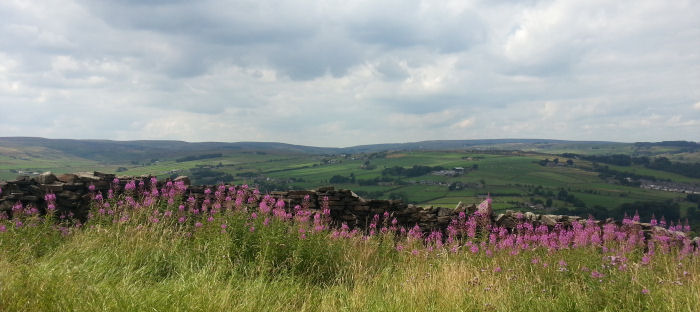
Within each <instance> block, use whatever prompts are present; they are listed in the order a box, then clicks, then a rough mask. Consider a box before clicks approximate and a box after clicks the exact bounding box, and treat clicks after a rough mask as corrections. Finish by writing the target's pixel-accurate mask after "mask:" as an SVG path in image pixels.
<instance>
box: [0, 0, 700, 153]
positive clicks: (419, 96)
mask: <svg viewBox="0 0 700 312" xmlns="http://www.w3.org/2000/svg"><path fill="white" fill-rule="evenodd" d="M2 136H40V137H47V138H73V139H112V140H134V139H174V140H185V141H192V142H199V141H221V142H239V141H265V142H285V143H292V144H303V145H313V146H329V147H331V146H335V147H343V146H353V145H360V144H372V143H390V142H397V143H398V142H414V141H422V140H442V139H493V138H543V139H566V140H605V141H619V142H636V141H661V140H690V141H700V1H697V0H689V1H684V0H678V1H661V0H656V1H646V0H616V1H609V0H605V1H598V0H591V1H537V0H523V1H516V0H488V1H486V0H484V1H470V0H465V1H450V0H438V1H414V0H395V1H382V0H371V1H347V0H342V1H335V0H328V1H325V0H319V1H286V0H274V1H268V0H253V1H244V0H241V1H209V0H202V1H188V0H172V1H168V0H153V1H141V0H112V1H106V0H41V1H38V0H36V1H25V0H2V1H0V137H2Z"/></svg>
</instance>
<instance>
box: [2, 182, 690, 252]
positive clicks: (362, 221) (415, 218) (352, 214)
mask: <svg viewBox="0 0 700 312" xmlns="http://www.w3.org/2000/svg"><path fill="white" fill-rule="evenodd" d="M115 178H117V179H118V181H116V180H115ZM150 178H151V176H141V177H117V176H115V175H114V174H107V173H100V172H81V173H76V174H63V175H59V176H56V175H54V174H52V173H50V172H47V173H44V174H41V175H38V176H36V177H31V178H30V177H27V176H24V177H19V178H18V179H16V180H15V181H7V182H0V189H2V193H0V214H1V213H6V214H7V215H10V214H11V211H12V206H13V205H15V204H16V203H17V202H21V203H22V204H23V205H25V206H26V205H32V206H33V207H36V208H38V209H39V210H40V211H41V212H42V213H43V212H44V210H45V208H46V203H45V202H44V195H45V194H47V193H53V194H55V195H56V205H57V207H56V208H57V213H58V214H63V215H66V216H74V217H76V218H79V219H83V220H84V219H85V218H86V217H87V213H88V210H89V204H90V199H91V195H90V190H89V188H90V186H91V185H92V186H94V188H95V190H94V191H95V192H102V193H103V194H106V193H107V192H108V191H109V189H110V188H111V187H112V186H113V184H114V183H115V182H116V183H117V184H118V186H119V188H120V189H124V186H125V185H126V183H127V182H128V181H131V180H139V181H143V183H144V186H145V187H147V188H150V183H151V182H150V181H151V179H150ZM176 180H179V181H183V182H184V183H185V184H186V185H188V187H187V191H186V194H188V195H191V196H193V197H195V198H196V199H197V200H198V201H199V202H201V201H202V200H203V199H204V191H205V189H206V188H207V187H206V186H193V185H190V181H189V179H188V178H187V177H179V178H177V179H176ZM158 183H159V185H158V187H161V186H162V183H164V181H161V182H158ZM270 195H271V196H273V197H275V198H277V199H283V200H284V201H285V202H286V203H287V207H294V206H295V205H301V204H302V202H303V200H304V197H306V196H308V198H309V204H310V208H311V209H319V208H320V207H321V205H322V202H323V201H324V200H326V199H327V201H328V205H329V208H330V211H331V218H332V219H333V221H334V222H335V223H337V224H341V223H347V224H348V225H349V226H354V227H360V228H365V227H366V226H367V225H368V224H369V223H370V222H371V219H372V217H373V216H374V215H375V214H379V215H382V214H384V213H385V212H387V213H389V214H390V215H391V216H392V217H393V218H396V219H397V221H398V225H399V226H404V227H413V226H415V225H418V226H420V227H421V229H423V230H424V231H432V230H443V229H445V228H446V227H447V226H448V225H449V223H450V221H451V220H452V219H453V218H456V217H457V216H458V215H459V213H461V212H464V213H466V214H474V213H476V212H479V213H480V214H482V215H484V216H485V218H484V220H485V222H487V223H492V224H495V225H497V226H502V227H505V228H508V229H513V228H515V227H516V226H517V224H519V223H522V222H526V221H527V222H531V223H533V224H534V225H535V226H537V225H541V224H543V225H546V226H548V227H550V228H552V227H555V226H557V225H559V226H563V227H569V226H571V224H572V223H573V222H585V221H586V220H583V219H581V218H580V217H577V216H563V215H547V214H542V215H538V214H534V213H531V212H526V213H519V212H513V211H507V212H506V213H504V214H499V215H497V216H494V215H492V214H491V207H490V205H483V204H482V205H480V206H476V205H474V204H471V205H465V204H463V203H461V202H460V203H459V204H457V206H456V207H455V208H446V207H432V206H431V207H419V206H416V205H412V204H406V203H404V202H402V201H396V200H378V199H364V198H362V197H360V196H358V195H357V194H355V193H353V192H352V191H350V190H343V189H335V188H333V187H323V188H319V189H317V190H308V191H297V190H295V191H286V192H273V193H272V194H270ZM594 222H595V223H596V224H604V223H617V224H620V222H619V221H615V220H612V219H608V220H605V221H601V220H594ZM636 226H639V227H640V228H641V229H642V230H643V231H644V232H645V234H647V235H648V236H651V233H653V232H654V231H666V232H669V231H668V230H666V229H664V228H661V227H658V226H652V225H651V224H649V223H636ZM673 234H674V235H685V234H684V233H681V232H673ZM695 242H696V244H700V239H698V238H697V237H696V238H695Z"/></svg>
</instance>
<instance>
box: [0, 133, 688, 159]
mask: <svg viewBox="0 0 700 312" xmlns="http://www.w3.org/2000/svg"><path fill="white" fill-rule="evenodd" d="M699 146H700V144H697V143H695V142H685V141H670V142H659V143H646V142H644V143H618V142H605V141H567V140H549V139H491V140H432V141H421V142H408V143H389V144H371V145H358V146H351V147H344V148H332V147H315V146H304V145H294V144H286V143H275V142H235V143H223V142H201V143H190V142H184V141H168V140H139V141H111V140H71V139H45V138H36V137H0V156H7V157H12V158H18V157H19V158H22V157H28V158H44V159H52V158H56V157H60V156H65V157H77V158H81V159H87V160H92V161H98V162H102V163H124V162H130V161H147V160H151V159H176V158H183V157H198V156H200V155H203V154H214V153H223V154H228V153H232V152H264V153H273V154H341V153H345V154H354V153H376V152H384V151H421V150H424V151H427V150H432V151H447V150H522V151H535V152H543V153H552V154H557V153H566V152H573V153H580V154H630V155H635V154H638V155H653V154H660V153H682V152H685V153H687V152H694V151H697V150H700V148H699Z"/></svg>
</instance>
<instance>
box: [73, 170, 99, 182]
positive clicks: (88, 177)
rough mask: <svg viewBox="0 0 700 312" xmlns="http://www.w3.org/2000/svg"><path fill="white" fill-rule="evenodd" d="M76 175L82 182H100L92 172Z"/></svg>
mask: <svg viewBox="0 0 700 312" xmlns="http://www.w3.org/2000/svg"><path fill="white" fill-rule="evenodd" d="M76 175H77V176H78V179H79V180H80V181H82V182H96V181H100V178H99V177H97V176H95V174H94V172H78V173H77V174H76Z"/></svg>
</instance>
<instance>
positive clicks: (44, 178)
mask: <svg viewBox="0 0 700 312" xmlns="http://www.w3.org/2000/svg"><path fill="white" fill-rule="evenodd" d="M56 180H58V179H57V178H56V176H55V175H54V174H53V173H51V171H48V172H44V173H42V174H40V175H38V176H36V177H35V178H34V181H36V182H37V183H39V184H51V183H54V182H56Z"/></svg>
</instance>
